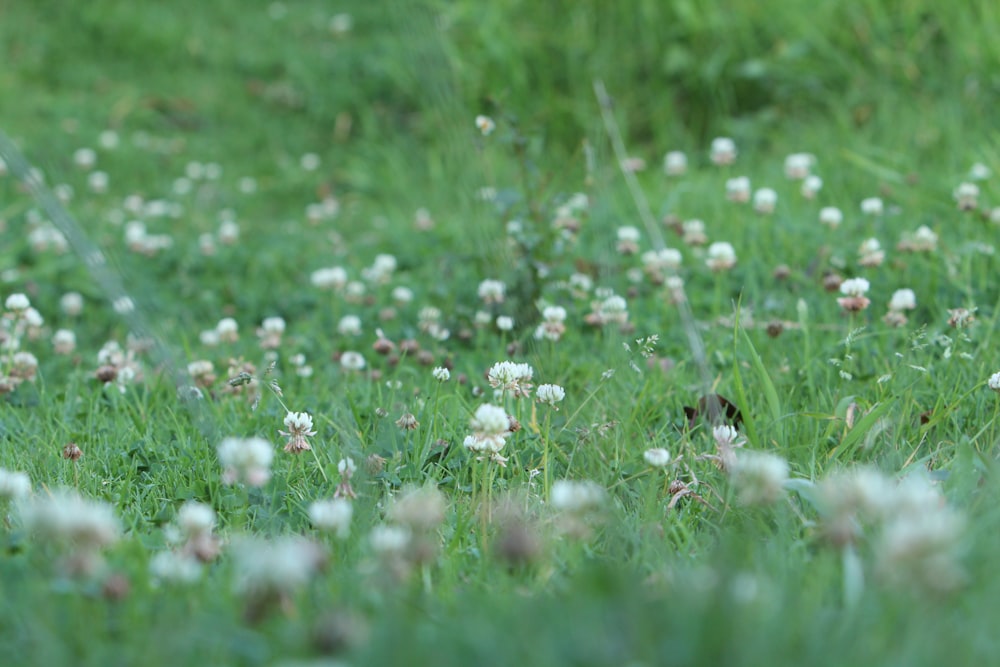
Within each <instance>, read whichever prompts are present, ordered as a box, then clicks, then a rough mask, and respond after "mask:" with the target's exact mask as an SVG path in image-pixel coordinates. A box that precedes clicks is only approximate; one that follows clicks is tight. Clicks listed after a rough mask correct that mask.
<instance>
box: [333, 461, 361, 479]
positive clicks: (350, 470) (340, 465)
mask: <svg viewBox="0 0 1000 667" xmlns="http://www.w3.org/2000/svg"><path fill="white" fill-rule="evenodd" d="M357 470H358V466H357V464H355V463H354V459H352V458H351V457H349V456H347V457H345V458H342V459H340V461H338V462H337V472H339V473H340V476H341V477H345V478H347V479H350V478H351V477H353V476H354V473H355V472H357Z"/></svg>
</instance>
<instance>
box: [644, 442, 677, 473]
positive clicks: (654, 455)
mask: <svg viewBox="0 0 1000 667" xmlns="http://www.w3.org/2000/svg"><path fill="white" fill-rule="evenodd" d="M642 458H644V459H645V460H646V463H648V464H649V465H651V466H653V467H654V468H664V467H666V466H668V465H670V461H671V459H670V452H668V451H667V450H666V449H664V448H663V447H653V448H652V449H647V450H646V451H645V452H643V454H642Z"/></svg>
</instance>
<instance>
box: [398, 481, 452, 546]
mask: <svg viewBox="0 0 1000 667" xmlns="http://www.w3.org/2000/svg"><path fill="white" fill-rule="evenodd" d="M446 509H447V501H446V500H445V497H444V494H443V493H441V491H439V490H438V488H437V487H436V486H434V485H426V486H422V487H418V488H408V489H406V490H404V491H403V493H401V494H400V495H398V496H396V497H395V498H393V500H392V503H391V504H390V505H389V510H388V511H387V512H386V517H387V518H388V519H389V520H390V521H392V522H394V523H396V524H399V525H402V526H406V527H407V528H409V529H411V530H412V531H414V533H416V534H418V535H419V534H426V533H428V532H429V531H432V530H434V529H435V528H437V527H438V526H439V525H440V524H441V522H442V521H444V515H445V510H446Z"/></svg>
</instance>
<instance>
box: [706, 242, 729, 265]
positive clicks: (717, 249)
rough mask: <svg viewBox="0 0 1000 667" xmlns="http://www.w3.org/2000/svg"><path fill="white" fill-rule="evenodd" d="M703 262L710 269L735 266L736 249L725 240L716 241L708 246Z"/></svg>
mask: <svg viewBox="0 0 1000 667" xmlns="http://www.w3.org/2000/svg"><path fill="white" fill-rule="evenodd" d="M705 264H706V265H707V266H708V268H710V269H711V270H712V271H725V270H726V269H731V268H732V267H734V266H736V251H735V250H734V249H733V246H732V244H730V243H727V242H726V241H716V242H715V243H713V244H712V245H710V246H708V252H707V255H706V258H705Z"/></svg>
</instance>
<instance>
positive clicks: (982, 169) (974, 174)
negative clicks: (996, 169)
mask: <svg viewBox="0 0 1000 667" xmlns="http://www.w3.org/2000/svg"><path fill="white" fill-rule="evenodd" d="M992 175H993V170H992V169H990V168H989V167H987V166H986V165H985V164H983V163H982V162H976V163H975V164H973V165H972V167H970V168H969V178H971V179H972V180H974V181H985V180H986V179H988V178H989V177H990V176H992Z"/></svg>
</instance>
